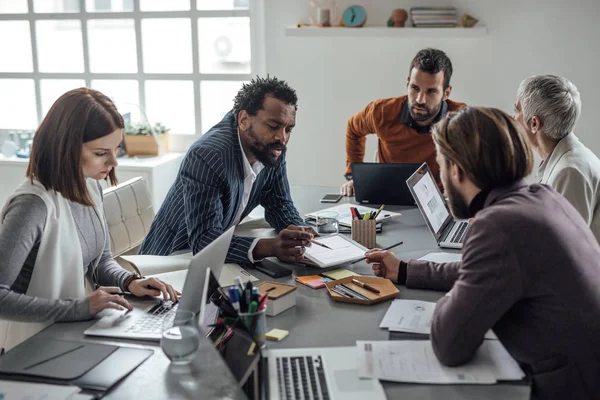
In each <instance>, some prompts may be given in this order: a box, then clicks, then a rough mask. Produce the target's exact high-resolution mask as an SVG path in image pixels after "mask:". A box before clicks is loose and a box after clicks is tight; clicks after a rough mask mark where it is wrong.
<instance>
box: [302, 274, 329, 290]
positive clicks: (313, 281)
mask: <svg viewBox="0 0 600 400" xmlns="http://www.w3.org/2000/svg"><path fill="white" fill-rule="evenodd" d="M331 280H332V279H331V278H328V277H326V276H321V275H307V276H297V277H296V282H299V283H301V284H303V285H306V286H308V287H309V288H312V289H320V288H322V287H325V283H327V282H330V281H331Z"/></svg>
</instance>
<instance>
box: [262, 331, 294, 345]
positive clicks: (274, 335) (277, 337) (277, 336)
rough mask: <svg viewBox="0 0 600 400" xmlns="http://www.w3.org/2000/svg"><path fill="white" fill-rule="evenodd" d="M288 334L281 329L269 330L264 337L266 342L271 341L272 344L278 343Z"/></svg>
mask: <svg viewBox="0 0 600 400" xmlns="http://www.w3.org/2000/svg"><path fill="white" fill-rule="evenodd" d="M289 334H290V332H288V331H286V330H283V329H271V330H270V331H269V332H267V335H266V337H267V340H272V341H274V342H280V341H281V340H283V339H284V338H285V337H286V336H287V335H289Z"/></svg>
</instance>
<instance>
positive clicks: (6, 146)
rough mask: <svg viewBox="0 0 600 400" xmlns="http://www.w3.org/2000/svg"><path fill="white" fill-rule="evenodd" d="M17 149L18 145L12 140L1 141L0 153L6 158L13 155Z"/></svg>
mask: <svg viewBox="0 0 600 400" xmlns="http://www.w3.org/2000/svg"><path fill="white" fill-rule="evenodd" d="M18 150H19V146H18V145H17V144H16V143H15V142H13V141H12V140H5V141H4V143H2V155H3V156H4V157H6V158H10V157H12V156H14V155H15V154H17V151H18Z"/></svg>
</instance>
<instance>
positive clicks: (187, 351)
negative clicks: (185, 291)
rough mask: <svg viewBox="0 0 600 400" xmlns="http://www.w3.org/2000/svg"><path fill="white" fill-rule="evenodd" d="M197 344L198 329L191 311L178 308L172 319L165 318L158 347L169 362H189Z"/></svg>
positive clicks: (192, 357) (198, 338)
mask: <svg viewBox="0 0 600 400" xmlns="http://www.w3.org/2000/svg"><path fill="white" fill-rule="evenodd" d="M199 344H200V331H199V330H198V325H197V323H196V316H195V314H194V313H193V312H191V311H183V310H178V311H177V313H176V315H175V318H174V319H170V318H166V319H165V321H164V322H163V332H162V336H161V338H160V347H161V348H162V350H163V352H164V353H165V355H166V356H167V358H168V359H169V360H171V363H173V364H178V365H187V364H189V363H190V361H192V360H193V359H194V357H195V356H196V350H197V349H198V345H199Z"/></svg>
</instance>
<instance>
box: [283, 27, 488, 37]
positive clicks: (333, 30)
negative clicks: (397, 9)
mask: <svg viewBox="0 0 600 400" xmlns="http://www.w3.org/2000/svg"><path fill="white" fill-rule="evenodd" d="M486 34H487V27H486V26H484V25H478V26H475V27H473V28H461V27H458V28H413V27H408V28H388V27H387V26H364V27H362V28H345V27H329V28H318V27H312V26H307V27H304V26H303V27H300V28H298V27H296V26H295V25H294V26H289V27H287V28H285V35H286V36H293V37H319V38H324V37H354V38H356V37H381V38H439V39H452V38H480V37H484V36H485V35H486Z"/></svg>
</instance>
